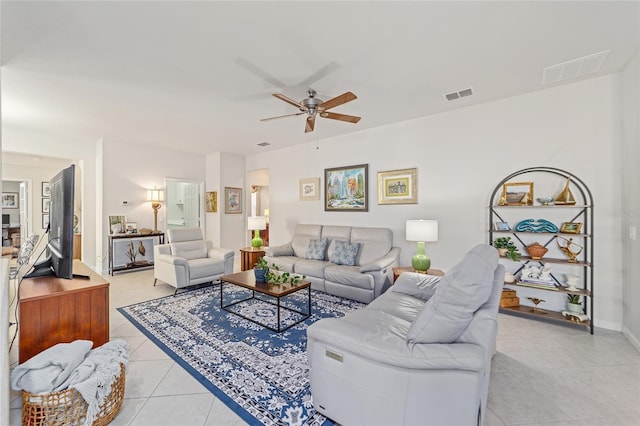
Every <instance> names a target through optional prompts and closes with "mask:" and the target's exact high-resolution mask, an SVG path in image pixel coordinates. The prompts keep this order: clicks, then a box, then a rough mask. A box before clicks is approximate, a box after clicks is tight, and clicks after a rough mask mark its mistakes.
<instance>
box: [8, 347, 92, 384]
mask: <svg viewBox="0 0 640 426" xmlns="http://www.w3.org/2000/svg"><path fill="white" fill-rule="evenodd" d="M92 346H93V342H92V341H90V340H76V341H73V342H71V343H58V344H57V345H55V346H52V347H50V348H49V349H46V350H44V351H42V352H40V353H39V354H37V355H36V356H34V357H33V358H31V359H29V360H27V361H26V362H24V363H23V364H20V365H18V366H17V367H16V368H14V369H13V371H12V372H11V388H12V389H13V390H16V391H19V390H23V389H24V390H26V391H27V392H30V393H49V392H55V391H58V390H61V389H63V388H64V387H66V385H64V383H65V382H66V380H67V378H68V377H69V376H70V375H71V373H72V372H73V370H75V369H76V368H77V367H78V366H79V365H80V364H81V363H82V361H83V360H84V358H85V356H86V355H87V353H88V352H89V351H90V350H91V347H92Z"/></svg>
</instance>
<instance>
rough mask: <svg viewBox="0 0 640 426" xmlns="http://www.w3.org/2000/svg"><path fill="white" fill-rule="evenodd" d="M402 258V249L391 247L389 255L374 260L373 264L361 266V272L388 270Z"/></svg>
mask: <svg viewBox="0 0 640 426" xmlns="http://www.w3.org/2000/svg"><path fill="white" fill-rule="evenodd" d="M399 256H400V248H399V247H391V250H389V253H387V254H386V255H384V256H383V257H381V258H379V259H376V260H374V261H373V262H369V263H365V264H364V265H361V266H360V272H372V271H381V270H383V269H384V268H387V267H389V266H391V265H393V263H394V262H395V261H397V260H398V257H399Z"/></svg>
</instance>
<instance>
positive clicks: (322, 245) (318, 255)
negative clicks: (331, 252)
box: [304, 238, 329, 260]
mask: <svg viewBox="0 0 640 426" xmlns="http://www.w3.org/2000/svg"><path fill="white" fill-rule="evenodd" d="M327 244H329V240H328V239H326V238H312V239H310V240H309V245H308V246H307V252H306V253H305V255H304V258H305V259H313V260H324V254H325V253H326V252H327Z"/></svg>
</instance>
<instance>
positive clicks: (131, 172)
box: [101, 141, 205, 272]
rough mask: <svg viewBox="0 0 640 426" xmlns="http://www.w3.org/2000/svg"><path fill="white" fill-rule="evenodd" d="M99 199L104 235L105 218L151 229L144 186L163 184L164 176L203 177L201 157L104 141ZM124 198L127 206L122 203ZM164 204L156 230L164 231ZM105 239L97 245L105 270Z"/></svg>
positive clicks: (202, 158)
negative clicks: (118, 217)
mask: <svg viewBox="0 0 640 426" xmlns="http://www.w3.org/2000/svg"><path fill="white" fill-rule="evenodd" d="M102 167H103V182H104V185H103V198H102V204H103V207H102V217H101V221H102V225H101V230H102V232H103V234H104V235H107V225H106V224H107V217H108V216H109V215H120V214H121V215H125V216H127V221H130V222H137V224H138V229H140V228H150V229H153V209H152V208H151V202H150V201H146V197H147V189H150V188H153V187H154V186H157V187H158V188H163V187H164V178H165V177H170V178H177V179H185V180H196V181H202V182H204V180H205V159H204V157H203V156H202V155H196V154H189V153H184V152H177V151H167V150H160V149H153V150H150V149H149V147H146V146H141V145H134V144H131V143H126V144H125V143H120V142H114V141H105V142H104V146H103V163H102ZM122 201H128V206H126V207H125V206H122ZM165 224H166V205H164V203H163V205H162V206H161V208H160V210H159V211H158V229H159V230H162V231H164V230H166V226H165ZM107 244H108V241H107V239H106V238H104V240H103V243H102V244H101V252H102V258H103V259H104V261H103V265H102V271H105V272H106V271H107V269H108V252H107Z"/></svg>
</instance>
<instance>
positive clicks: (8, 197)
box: [2, 192, 18, 209]
mask: <svg viewBox="0 0 640 426" xmlns="http://www.w3.org/2000/svg"><path fill="white" fill-rule="evenodd" d="M2 208H3V209H17V208H18V193H17V192H3V193H2Z"/></svg>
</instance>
